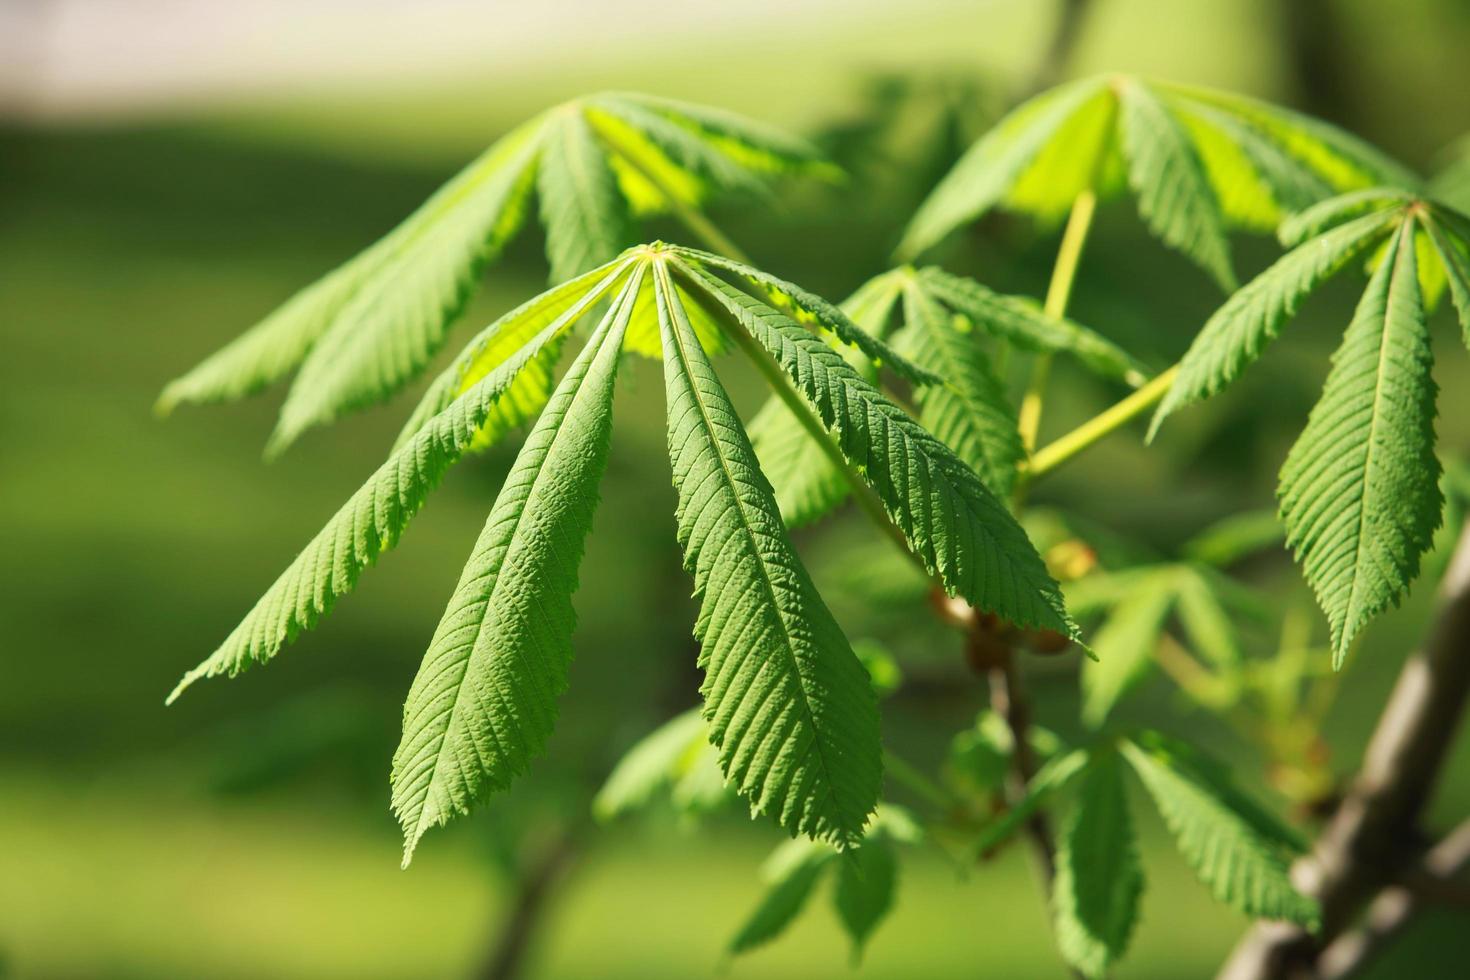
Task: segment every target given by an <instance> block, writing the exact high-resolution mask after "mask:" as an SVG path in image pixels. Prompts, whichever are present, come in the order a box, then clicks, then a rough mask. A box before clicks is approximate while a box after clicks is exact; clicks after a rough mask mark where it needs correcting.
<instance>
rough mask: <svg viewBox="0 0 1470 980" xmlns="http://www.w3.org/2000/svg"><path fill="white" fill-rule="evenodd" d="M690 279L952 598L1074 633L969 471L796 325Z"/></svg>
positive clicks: (1041, 571) (723, 288)
mask: <svg viewBox="0 0 1470 980" xmlns="http://www.w3.org/2000/svg"><path fill="white" fill-rule="evenodd" d="M688 272H689V274H690V275H691V276H693V277H694V278H695V279H696V280H698V281H700V282H702V283H704V285H705V288H706V289H707V291H708V293H709V295H710V296H711V297H713V299H714V300H716V301H718V302H719V303H720V304H721V305H722V306H723V307H724V309H725V310H726V311H728V313H729V315H730V316H731V317H733V318H734V320H735V321H736V327H735V328H742V329H744V330H746V331H748V332H749V334H750V336H751V337H752V338H753V339H754V340H755V342H756V343H757V344H758V345H759V346H760V347H762V348H764V349H765V351H766V352H768V353H769V354H770V356H771V357H772V358H773V359H774V360H775V362H776V366H777V367H779V368H780V369H781V371H782V372H784V373H785V374H786V375H787V376H788V377H790V378H791V380H792V382H793V383H794V385H795V387H796V389H797V390H798V391H799V392H800V393H801V395H802V397H803V398H805V399H806V400H807V402H808V403H809V404H810V405H811V406H812V408H813V410H814V411H815V412H816V414H817V416H818V417H819V418H820V419H821V420H822V424H823V425H824V426H825V427H826V428H827V431H828V433H829V434H830V435H831V436H832V437H833V438H834V439H835V441H836V442H837V444H838V446H839V448H840V449H841V451H842V453H843V455H844V456H845V457H846V458H847V460H848V461H849V462H850V463H851V464H852V465H853V466H854V467H856V468H857V469H858V471H859V472H860V473H861V474H862V476H863V478H864V479H865V480H866V481H867V482H868V484H869V485H870V486H871V487H872V488H873V489H874V490H875V491H876V492H877V494H878V496H879V498H880V499H881V500H882V501H883V505H884V508H885V509H886V510H887V513H888V515H889V517H890V518H891V519H892V520H893V522H894V524H895V525H896V526H897V527H898V528H899V529H900V530H901V531H902V533H903V535H904V537H905V539H906V540H907V541H908V542H909V545H910V547H911V548H912V549H913V551H914V553H915V554H916V555H917V556H918V557H919V558H920V559H921V560H922V561H923V563H924V565H925V567H926V568H928V569H929V571H930V573H931V574H934V575H937V576H938V577H939V578H940V580H941V581H942V582H943V583H944V586H945V588H946V590H947V591H948V592H949V593H950V594H951V595H960V596H963V597H964V598H965V599H966V601H968V602H970V603H971V604H972V605H975V606H977V607H979V608H981V609H984V610H987V611H989V612H994V613H996V614H997V615H999V616H1001V617H1002V618H1004V619H1006V620H1007V621H1008V622H1011V623H1015V624H1017V625H1020V626H1023V627H1035V628H1040V629H1053V630H1057V631H1059V632H1061V633H1064V634H1065V635H1067V636H1071V637H1075V636H1076V635H1077V628H1076V625H1075V624H1074V623H1073V622H1072V621H1071V619H1070V618H1069V617H1068V616H1067V612H1066V608H1065V607H1064V606H1063V604H1062V597H1061V590H1060V589H1059V588H1058V586H1057V584H1056V582H1055V581H1054V580H1053V579H1052V578H1051V576H1050V575H1049V574H1048V573H1047V571H1046V565H1045V563H1044V562H1043V561H1042V560H1041V556H1040V555H1038V554H1037V553H1036V549H1035V548H1034V547H1032V545H1031V542H1030V540H1029V539H1028V538H1027V537H1026V532H1025V531H1023V530H1022V529H1021V526H1020V525H1019V524H1017V523H1016V520H1015V518H1014V517H1012V516H1011V514H1010V511H1009V510H1007V508H1006V505H1005V504H1004V503H1003V502H1002V501H1001V500H1000V499H999V498H997V497H996V496H995V495H994V494H993V493H991V492H990V491H989V490H988V489H986V487H985V485H984V484H983V483H982V482H981V481H980V479H979V477H977V476H976V475H975V473H974V471H972V470H971V469H969V467H967V466H965V464H964V463H962V462H961V461H960V460H959V459H958V458H957V457H956V456H955V455H954V453H953V452H952V451H951V450H950V449H949V448H948V447H947V446H945V445H944V444H943V443H942V442H940V441H939V440H938V439H936V438H934V436H932V435H930V434H929V433H928V432H927V431H925V429H924V428H923V427H922V426H920V425H919V424H918V423H916V422H915V421H914V420H913V419H911V418H909V417H908V415H906V414H905V413H904V411H903V410H902V409H901V408H899V407H898V406H897V405H895V404H893V403H892V402H890V401H889V400H888V399H886V398H884V397H883V395H882V394H881V393H879V392H878V390H877V389H876V388H874V387H873V386H872V385H871V384H870V383H869V382H868V381H867V380H866V379H865V378H863V377H862V375H860V374H859V373H858V372H856V371H854V370H853V369H852V366H851V365H849V364H848V363H847V362H846V361H844V360H843V359H842V357H841V356H840V355H839V354H838V353H837V352H836V351H834V350H832V349H831V348H830V347H829V346H827V345H826V344H825V343H823V342H822V341H821V340H820V339H819V338H817V337H815V336H813V335H812V334H811V333H810V332H808V331H807V330H806V329H804V328H803V327H802V326H801V325H800V324H797V323H796V322H795V321H793V320H791V319H790V318H789V317H788V316H786V315H785V314H784V313H781V312H778V311H777V310H774V309H772V308H771V307H769V306H766V305H765V304H763V303H761V302H759V301H758V300H756V299H754V298H753V297H751V296H749V295H747V294H746V293H743V292H740V291H739V290H736V289H734V288H733V287H731V286H729V285H728V284H727V283H725V282H723V281H722V280H719V279H717V278H715V277H713V276H711V275H710V274H708V273H707V272H705V271H704V270H702V269H700V268H698V267H689V268H688Z"/></svg>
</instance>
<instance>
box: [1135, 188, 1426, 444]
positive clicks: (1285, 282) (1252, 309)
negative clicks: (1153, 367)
mask: <svg viewBox="0 0 1470 980" xmlns="http://www.w3.org/2000/svg"><path fill="white" fill-rule="evenodd" d="M1396 220H1398V216H1397V215H1396V214H1395V213H1394V212H1380V213H1376V214H1370V215H1368V216H1367V217H1363V218H1358V219H1356V220H1354V221H1351V222H1349V223H1347V224H1345V225H1342V226H1341V227H1339V228H1334V229H1333V230H1332V231H1329V232H1327V233H1326V234H1324V235H1322V236H1320V237H1318V238H1315V239H1312V240H1311V241H1309V242H1307V243H1306V244H1304V245H1300V246H1298V247H1297V248H1296V249H1294V250H1292V251H1291V252H1288V253H1287V254H1286V255H1285V256H1283V257H1282V258H1281V259H1279V260H1278V261H1277V262H1276V264H1275V265H1273V266H1271V268H1269V269H1267V270H1266V271H1265V272H1263V273H1261V274H1260V275H1259V276H1257V277H1256V278H1254V279H1252V280H1251V281H1250V282H1248V283H1246V285H1245V287H1244V288H1242V289H1241V290H1240V291H1239V292H1237V293H1235V294H1234V295H1232V296H1231V297H1230V298H1229V299H1228V300H1226V301H1225V304H1224V305H1223V306H1221V307H1220V309H1219V310H1217V311H1216V312H1215V314H1214V315H1213V316H1211V317H1210V319H1209V321H1208V322H1207V323H1206V324H1205V325H1204V328H1203V329H1202V330H1200V332H1199V335H1198V336H1197V337H1195V339H1194V343H1193V344H1191V345H1190V347H1189V350H1188V352H1187V353H1185V355H1184V358H1183V360H1181V361H1180V363H1179V376H1178V377H1177V378H1176V379H1175V381H1174V383H1173V385H1172V386H1170V388H1169V393H1168V394H1167V395H1165V396H1164V400H1163V402H1162V403H1161V404H1160V405H1159V410H1158V411H1157V412H1155V413H1154V418H1153V422H1152V424H1151V425H1150V426H1149V434H1148V438H1149V439H1152V438H1153V437H1154V436H1155V435H1156V434H1157V433H1158V430H1159V426H1161V425H1162V424H1163V422H1164V420H1165V419H1167V418H1168V417H1169V416H1170V415H1172V414H1174V412H1176V411H1178V410H1179V409H1181V408H1183V407H1184V406H1186V405H1189V404H1192V403H1194V402H1197V401H1202V400H1203V399H1205V398H1209V397H1210V396H1211V395H1215V394H1218V393H1219V392H1220V391H1222V390H1223V389H1224V388H1225V386H1226V385H1228V384H1230V383H1231V382H1232V381H1234V380H1235V379H1236V378H1237V377H1239V376H1240V373H1241V372H1242V371H1244V370H1245V369H1246V367H1248V366H1249V365H1250V364H1251V363H1253V362H1254V361H1255V359H1256V358H1257V357H1259V356H1260V355H1261V351H1262V350H1263V349H1264V348H1265V346H1266V344H1268V343H1270V342H1271V341H1272V340H1275V339H1276V335H1277V334H1278V333H1279V332H1280V331H1281V327H1282V325H1283V324H1285V323H1286V321H1287V320H1289V319H1290V318H1291V317H1292V316H1294V315H1295V314H1296V311H1297V309H1298V308H1299V307H1300V306H1301V303H1302V300H1304V299H1305V298H1306V296H1307V294H1308V293H1310V292H1311V291H1312V290H1313V289H1315V288H1316V287H1317V286H1318V285H1319V284H1320V283H1322V282H1323V281H1325V280H1326V279H1329V278H1331V277H1332V276H1333V275H1335V274H1336V273H1337V272H1338V271H1339V270H1341V269H1342V268H1343V267H1344V266H1346V265H1347V264H1348V263H1349V262H1350V261H1352V259H1353V258H1354V257H1355V256H1358V255H1361V254H1362V253H1363V252H1364V251H1365V250H1366V249H1367V248H1368V246H1369V245H1371V244H1372V243H1373V241H1374V240H1376V239H1377V238H1378V237H1379V236H1380V235H1382V234H1383V233H1384V232H1385V231H1386V230H1387V229H1388V227H1389V226H1390V225H1391V224H1392V223H1393V222H1394V221H1396Z"/></svg>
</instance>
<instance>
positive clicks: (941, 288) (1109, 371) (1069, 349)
mask: <svg viewBox="0 0 1470 980" xmlns="http://www.w3.org/2000/svg"><path fill="white" fill-rule="evenodd" d="M917 276H918V279H919V282H920V283H921V284H922V285H923V287H924V289H925V290H926V291H928V292H930V293H932V294H933V295H934V296H936V297H937V298H938V299H939V300H940V301H942V302H943V303H944V304H945V305H946V306H948V307H950V308H951V309H953V310H955V311H956V312H958V313H960V314H962V315H963V316H965V317H966V318H967V319H969V321H970V322H971V323H973V324H974V326H975V328H976V329H977V330H980V331H982V332H984V333H987V334H990V335H991V336H993V337H997V338H999V339H1001V340H1004V341H1006V342H1007V343H1010V344H1014V345H1015V346H1017V347H1020V348H1021V349H1023V350H1029V351H1036V352H1046V353H1051V354H1069V355H1071V356H1072V357H1075V358H1077V360H1079V361H1080V362H1082V364H1083V365H1084V366H1086V367H1087V368H1088V369H1089V370H1091V371H1093V372H1094V373H1096V374H1099V375H1101V376H1103V377H1105V378H1122V379H1123V380H1125V381H1127V382H1128V383H1129V384H1138V383H1139V382H1140V381H1141V380H1142V379H1143V371H1142V368H1141V366H1140V365H1139V364H1138V362H1137V361H1135V360H1134V359H1133V357H1132V356H1130V355H1129V354H1128V353H1127V352H1126V351H1124V350H1123V349H1122V348H1120V347H1118V345H1117V344H1114V343H1113V342H1112V341H1111V340H1108V339H1107V338H1106V337H1104V336H1102V335H1101V334H1099V333H1097V332H1095V331H1093V330H1090V329H1088V328H1087V327H1084V326H1081V325H1080V324H1077V323H1073V322H1072V321H1071V320H1067V319H1062V318H1058V317H1051V316H1047V315H1046V314H1045V313H1043V312H1042V310H1041V307H1040V306H1039V305H1038V304H1037V303H1036V302H1035V301H1034V300H1032V299H1030V298H1029V297H1025V296H1005V295H1002V294H1000V293H995V292H992V291H991V290H989V289H986V288H985V287H984V286H982V285H981V284H980V283H978V282H976V281H975V280H973V279H966V278H965V277H963V276H956V275H952V274H950V273H948V272H945V271H944V270H943V269H940V268H937V267H935V266H929V267H928V268H924V269H920V270H919V271H918V273H917Z"/></svg>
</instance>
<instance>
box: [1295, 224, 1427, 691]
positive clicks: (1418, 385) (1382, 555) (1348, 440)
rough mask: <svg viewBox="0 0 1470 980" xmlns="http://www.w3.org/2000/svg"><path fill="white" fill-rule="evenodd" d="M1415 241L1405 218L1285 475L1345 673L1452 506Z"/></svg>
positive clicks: (1302, 556)
mask: <svg viewBox="0 0 1470 980" xmlns="http://www.w3.org/2000/svg"><path fill="white" fill-rule="evenodd" d="M1413 235H1414V223H1413V222H1411V221H1405V222H1404V224H1403V226H1402V228H1401V229H1400V231H1399V232H1398V233H1397V234H1396V235H1395V236H1394V238H1393V239H1392V241H1391V244H1390V246H1389V251H1388V252H1387V253H1386V254H1385V256H1384V259H1383V261H1382V262H1381V263H1380V265H1379V267H1378V270H1377V271H1376V272H1375V273H1374V274H1373V279H1372V281H1371V282H1369V284H1368V288H1367V290H1366V291H1365V292H1364V293H1363V298H1362V300H1361V301H1360V302H1359V304H1358V310H1357V313H1356V314H1355V315H1354V317H1353V322H1352V324H1351V325H1350V326H1349V327H1348V329H1347V333H1346V334H1344V335H1343V341H1342V346H1341V347H1339V348H1338V350H1337V353H1336V354H1334V355H1333V359H1332V360H1333V366H1332V372H1331V373H1330V374H1329V375H1328V376H1327V383H1326V385H1325V386H1324V387H1323V389H1322V398H1321V400H1320V401H1319V402H1318V403H1317V406H1316V407H1315V408H1314V409H1313V410H1312V414H1311V417H1310V418H1309V419H1308V421H1307V426H1306V428H1305V429H1303V430H1302V434H1301V437H1300V438H1299V439H1298V440H1297V443H1296V445H1295V446H1293V447H1292V450H1291V453H1290V455H1289V456H1288V457H1287V459H1286V463H1285V465H1283V466H1282V468H1281V487H1280V490H1279V497H1280V503H1281V519H1282V522H1283V523H1284V524H1285V525H1286V532H1287V544H1288V545H1290V546H1291V548H1292V549H1293V551H1295V553H1296V555H1297V559H1298V561H1300V562H1301V565H1302V570H1303V571H1304V573H1305V574H1306V577H1307V581H1308V582H1309V583H1311V585H1312V588H1313V590H1314V591H1315V592H1316V593H1317V600H1318V602H1319V603H1320V604H1321V606H1322V608H1323V610H1324V611H1325V612H1326V613H1327V621H1328V625H1329V626H1330V627H1331V630H1332V651H1333V665H1334V667H1341V666H1342V662H1343V659H1344V658H1345V657H1346V656H1347V652H1348V649H1349V648H1350V647H1351V646H1352V642H1353V640H1354V638H1355V637H1356V636H1357V634H1358V631H1359V630H1361V629H1362V627H1363V626H1364V625H1365V624H1366V623H1367V622H1368V621H1369V620H1371V619H1372V618H1373V617H1375V616H1377V615H1378V614H1379V613H1381V612H1383V611H1384V610H1385V609H1387V608H1389V607H1390V606H1394V605H1397V604H1398V602H1399V600H1400V598H1401V597H1402V596H1403V594H1404V593H1405V592H1407V591H1408V588H1409V584H1410V583H1411V582H1412V581H1413V580H1414V578H1415V577H1416V576H1417V575H1418V574H1419V559H1420V556H1421V555H1423V554H1424V552H1425V551H1427V550H1428V549H1429V545H1430V544H1431V542H1432V541H1433V538H1434V532H1435V529H1437V528H1438V527H1439V521H1440V514H1441V511H1442V508H1443V506H1444V498H1443V497H1442V496H1441V494H1440V490H1439V476H1440V467H1439V459H1438V457H1437V456H1436V455H1435V453H1434V399H1435V392H1436V386H1435V384H1434V379H1433V378H1432V377H1431V375H1430V368H1431V365H1432V362H1433V356H1432V354H1431V352H1430V346H1429V331H1428V325H1427V323H1426V322H1425V315H1424V307H1423V303H1422V300H1421V297H1420V293H1419V276H1418V269H1417V266H1416V264H1415V248H1414V239H1413Z"/></svg>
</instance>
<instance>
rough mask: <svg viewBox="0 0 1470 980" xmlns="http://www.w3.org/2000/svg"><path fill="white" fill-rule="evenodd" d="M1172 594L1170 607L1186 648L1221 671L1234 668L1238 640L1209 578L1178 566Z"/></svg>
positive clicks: (1238, 661) (1237, 660)
mask: <svg viewBox="0 0 1470 980" xmlns="http://www.w3.org/2000/svg"><path fill="white" fill-rule="evenodd" d="M1174 593H1175V603H1174V609H1175V612H1176V613H1178V616H1179V625H1180V626H1182V627H1183V628H1184V636H1185V638H1186V639H1187V640H1188V642H1189V645H1190V647H1191V648H1192V649H1193V650H1194V651H1195V652H1196V653H1198V654H1200V655H1201V656H1202V657H1204V659H1205V660H1207V661H1209V662H1210V663H1212V664H1214V665H1215V666H1216V667H1219V668H1221V669H1222V670H1225V671H1227V672H1228V671H1230V670H1233V669H1235V668H1238V667H1239V666H1240V664H1241V661H1242V659H1243V655H1242V654H1241V650H1240V641H1239V640H1238V638H1237V637H1236V635H1235V627H1234V626H1233V625H1232V624H1231V622H1230V615H1229V614H1228V613H1227V612H1226V611H1225V607H1224V605H1223V604H1222V603H1221V601H1220V599H1219V597H1217V596H1216V595H1215V590H1214V589H1213V588H1212V587H1211V581H1210V580H1209V579H1207V578H1205V577H1204V576H1203V575H1201V574H1200V573H1199V572H1197V571H1195V570H1194V569H1192V568H1189V567H1188V566H1185V567H1181V568H1180V569H1179V570H1178V572H1177V574H1176V576H1175V580H1174Z"/></svg>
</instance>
